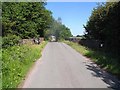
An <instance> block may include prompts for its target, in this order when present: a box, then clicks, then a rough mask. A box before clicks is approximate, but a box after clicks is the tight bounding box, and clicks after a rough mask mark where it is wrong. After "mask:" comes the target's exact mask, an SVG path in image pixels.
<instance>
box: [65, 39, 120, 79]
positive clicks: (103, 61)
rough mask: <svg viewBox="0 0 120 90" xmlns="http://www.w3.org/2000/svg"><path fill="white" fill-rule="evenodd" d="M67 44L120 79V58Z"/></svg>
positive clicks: (71, 43)
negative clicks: (119, 61)
mask: <svg viewBox="0 0 120 90" xmlns="http://www.w3.org/2000/svg"><path fill="white" fill-rule="evenodd" d="M64 42H65V43H66V44H68V45H69V46H71V47H72V48H74V49H75V50H76V51H78V52H80V53H81V54H82V55H84V56H86V57H88V58H91V59H92V60H93V61H94V62H96V63H97V64H98V65H100V66H101V68H104V69H106V70H107V71H109V72H110V73H112V74H115V75H117V76H118V77H119V75H120V67H119V66H120V64H119V63H118V60H119V59H118V58H116V57H112V55H110V54H106V53H103V52H100V51H93V50H91V49H88V48H86V47H84V46H81V45H79V44H77V43H73V42H69V41H64Z"/></svg>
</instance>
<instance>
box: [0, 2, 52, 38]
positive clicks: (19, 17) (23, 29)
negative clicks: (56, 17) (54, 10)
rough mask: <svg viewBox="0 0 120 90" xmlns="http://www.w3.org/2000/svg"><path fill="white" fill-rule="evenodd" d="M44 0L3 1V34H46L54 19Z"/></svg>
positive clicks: (32, 35) (26, 36)
mask: <svg viewBox="0 0 120 90" xmlns="http://www.w3.org/2000/svg"><path fill="white" fill-rule="evenodd" d="M44 6H45V3H43V2H32V3H31V2H19V3H17V2H3V3H2V30H3V36H6V35H7V34H15V35H17V36H20V37H21V38H33V37H36V36H38V35H39V36H44V33H43V32H44V30H46V29H47V28H49V25H50V23H51V20H52V16H51V12H50V11H48V10H46V8H45V7H44Z"/></svg>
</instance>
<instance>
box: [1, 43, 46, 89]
mask: <svg viewBox="0 0 120 90" xmlns="http://www.w3.org/2000/svg"><path fill="white" fill-rule="evenodd" d="M45 45H46V42H43V43H42V44H40V45H21V46H11V47H8V48H4V49H2V88H4V89H5V88H16V87H17V86H18V85H19V83H20V82H21V81H22V80H23V79H24V77H25V75H26V73H27V71H28V70H29V68H30V67H31V66H32V64H33V63H34V61H36V60H37V59H38V58H40V56H41V50H42V48H43V47H44V46H45Z"/></svg>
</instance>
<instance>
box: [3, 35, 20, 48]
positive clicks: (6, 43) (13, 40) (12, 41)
mask: <svg viewBox="0 0 120 90" xmlns="http://www.w3.org/2000/svg"><path fill="white" fill-rule="evenodd" d="M19 40H20V37H19V36H16V35H7V36H5V37H3V39H2V47H3V48H7V47H10V46H13V45H17V44H18V43H19Z"/></svg>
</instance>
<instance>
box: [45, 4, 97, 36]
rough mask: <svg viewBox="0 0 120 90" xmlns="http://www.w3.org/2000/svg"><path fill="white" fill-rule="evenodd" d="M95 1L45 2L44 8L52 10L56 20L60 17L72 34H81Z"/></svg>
mask: <svg viewBox="0 0 120 90" xmlns="http://www.w3.org/2000/svg"><path fill="white" fill-rule="evenodd" d="M96 3H97V2H47V5H46V8H47V9H48V10H50V11H52V15H53V17H54V18H55V19H56V20H57V19H58V17H61V19H62V23H63V24H64V25H65V26H67V27H68V28H69V29H70V31H71V33H72V35H74V36H76V35H83V34H84V31H85V30H84V28H83V25H86V22H87V20H88V19H89V17H90V15H91V12H92V10H93V8H94V7H96V6H97V4H96Z"/></svg>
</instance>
